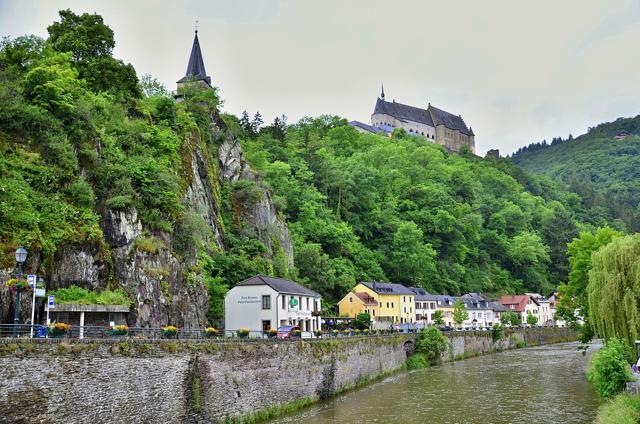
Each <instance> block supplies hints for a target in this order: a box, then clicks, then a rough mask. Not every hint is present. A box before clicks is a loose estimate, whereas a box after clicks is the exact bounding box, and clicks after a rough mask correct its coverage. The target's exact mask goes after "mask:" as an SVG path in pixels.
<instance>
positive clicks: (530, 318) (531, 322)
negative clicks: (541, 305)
mask: <svg viewBox="0 0 640 424" xmlns="http://www.w3.org/2000/svg"><path fill="white" fill-rule="evenodd" d="M537 323H538V317H537V316H535V315H533V314H527V324H529V325H531V326H534V325H536V324H537Z"/></svg>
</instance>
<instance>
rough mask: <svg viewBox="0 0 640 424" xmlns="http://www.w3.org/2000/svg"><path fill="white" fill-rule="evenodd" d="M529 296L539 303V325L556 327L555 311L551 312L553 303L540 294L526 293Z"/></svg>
mask: <svg viewBox="0 0 640 424" xmlns="http://www.w3.org/2000/svg"><path fill="white" fill-rule="evenodd" d="M525 294H526V295H527V296H531V297H532V298H533V299H535V300H536V302H538V324H539V325H554V319H553V314H554V313H555V311H552V310H551V302H550V301H549V299H547V298H546V297H544V296H542V295H541V294H540V293H525Z"/></svg>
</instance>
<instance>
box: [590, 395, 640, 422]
mask: <svg viewBox="0 0 640 424" xmlns="http://www.w3.org/2000/svg"><path fill="white" fill-rule="evenodd" d="M639 422H640V396H635V395H630V394H626V393H622V394H619V395H618V396H616V397H615V398H613V400H611V401H610V402H607V403H605V404H604V405H602V406H601V407H600V408H599V409H598V416H597V417H596V420H595V424H638V423H639Z"/></svg>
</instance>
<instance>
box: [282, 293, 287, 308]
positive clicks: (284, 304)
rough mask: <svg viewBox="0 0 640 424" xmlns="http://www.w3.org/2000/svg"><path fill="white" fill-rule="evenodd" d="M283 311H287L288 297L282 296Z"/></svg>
mask: <svg viewBox="0 0 640 424" xmlns="http://www.w3.org/2000/svg"><path fill="white" fill-rule="evenodd" d="M282 309H287V295H282Z"/></svg>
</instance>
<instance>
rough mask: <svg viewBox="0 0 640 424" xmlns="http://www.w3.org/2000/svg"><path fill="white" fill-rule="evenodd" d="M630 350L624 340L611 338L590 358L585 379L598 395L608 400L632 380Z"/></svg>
mask: <svg viewBox="0 0 640 424" xmlns="http://www.w3.org/2000/svg"><path fill="white" fill-rule="evenodd" d="M632 360H633V359H632V357H631V349H630V348H629V346H628V345H627V343H626V342H625V341H624V340H620V339H618V338H612V339H610V340H608V342H607V344H606V345H605V346H604V347H603V348H602V349H600V350H599V351H598V352H596V353H595V354H594V355H593V357H592V358H591V362H590V363H589V369H588V370H587V378H588V380H589V382H590V383H591V384H592V385H593V387H594V388H595V389H596V392H598V395H599V396H601V397H603V398H606V399H610V398H612V397H613V396H615V395H617V394H618V393H620V392H621V391H623V390H624V389H625V386H626V383H627V382H628V381H631V380H632V379H633V376H632V374H631V368H630V362H631V361H632Z"/></svg>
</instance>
